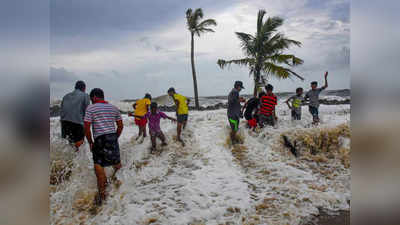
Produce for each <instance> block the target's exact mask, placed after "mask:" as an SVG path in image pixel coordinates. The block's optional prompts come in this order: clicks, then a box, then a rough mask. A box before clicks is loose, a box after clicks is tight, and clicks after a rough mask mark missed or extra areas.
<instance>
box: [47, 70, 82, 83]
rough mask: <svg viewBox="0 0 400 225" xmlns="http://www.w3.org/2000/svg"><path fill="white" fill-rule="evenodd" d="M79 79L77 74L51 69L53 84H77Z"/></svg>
mask: <svg viewBox="0 0 400 225" xmlns="http://www.w3.org/2000/svg"><path fill="white" fill-rule="evenodd" d="M77 80H78V77H77V76H76V75H75V73H73V72H70V71H67V70H66V69H65V68H63V67H61V68H55V67H50V82H53V83H69V82H75V81H77Z"/></svg>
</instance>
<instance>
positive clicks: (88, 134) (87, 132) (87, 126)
mask: <svg viewBox="0 0 400 225" xmlns="http://www.w3.org/2000/svg"><path fill="white" fill-rule="evenodd" d="M84 130H85V136H86V139H87V141H88V143H89V147H90V151H92V148H93V139H92V132H91V130H90V122H84Z"/></svg>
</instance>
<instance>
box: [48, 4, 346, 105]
mask: <svg viewBox="0 0 400 225" xmlns="http://www.w3.org/2000/svg"><path fill="white" fill-rule="evenodd" d="M188 8H193V9H195V8H202V9H203V13H204V18H203V19H208V18H213V19H215V20H216V21H217V26H216V27H215V28H213V29H214V30H215V32H214V33H206V34H203V35H202V36H201V37H200V38H199V37H196V38H195V65H196V73H197V80H198V87H199V95H200V96H212V95H226V94H227V93H228V92H229V91H230V89H231V88H232V86H233V83H234V81H235V80H242V81H243V83H244V86H245V87H246V89H245V90H244V91H243V93H244V94H246V93H252V90H253V88H252V87H253V82H252V78H251V77H249V72H248V69H247V68H246V67H239V66H236V65H232V66H231V67H230V68H227V69H224V70H222V69H220V68H219V67H218V65H217V63H216V62H217V60H218V59H227V60H228V59H239V58H243V57H244V54H243V52H242V50H241V49H240V42H239V40H238V39H237V37H236V36H235V34H234V32H246V33H250V34H254V33H255V32H256V19H257V13H258V10H260V9H264V10H266V12H267V14H266V16H280V17H282V18H284V25H283V26H282V27H280V29H279V32H282V33H284V34H285V35H286V36H287V37H288V38H291V39H294V40H297V41H300V42H302V47H300V48H299V47H292V48H291V49H289V50H288V51H287V52H286V53H289V54H295V55H296V56H298V57H300V58H302V59H303V60H304V64H303V65H301V66H298V67H295V68H293V70H294V71H296V72H297V73H298V74H300V75H301V76H303V77H304V78H305V81H304V82H302V81H300V80H299V79H297V78H293V79H287V80H277V79H273V78H272V79H270V80H269V82H270V83H271V84H272V85H274V87H275V91H277V92H282V91H294V90H295V88H297V87H303V88H305V89H308V88H309V86H310V82H311V81H313V80H317V81H319V82H320V83H322V82H323V74H324V72H325V71H329V77H328V78H329V89H342V88H350V80H351V79H350V0H326V1H321V0H252V1H247V0H219V1H214V0H201V1H195V0H187V1H178V0H159V1H154V0H153V1H139V0H113V1H109V0H85V1H82V0H68V1H67V0H52V1H50V62H49V63H50V78H49V81H50V95H51V99H60V98H62V96H63V95H65V94H66V93H68V92H70V91H72V90H73V87H74V83H75V82H76V81H77V80H84V81H85V82H86V84H87V89H88V91H90V89H92V88H95V87H99V88H102V89H103V90H104V92H105V95H106V98H108V99H113V100H120V99H134V98H140V97H143V96H144V94H145V93H146V92H149V93H151V94H152V95H153V96H159V95H164V94H166V91H167V90H168V88H169V87H172V86H173V87H175V89H176V90H177V92H179V93H182V94H184V95H186V96H193V95H194V94H193V80H192V72H191V64H190V34H189V31H188V30H187V27H186V18H185V12H186V10H187V9H188Z"/></svg>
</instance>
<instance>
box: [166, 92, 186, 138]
mask: <svg viewBox="0 0 400 225" xmlns="http://www.w3.org/2000/svg"><path fill="white" fill-rule="evenodd" d="M168 95H169V96H171V97H172V98H173V99H174V102H175V105H176V118H177V121H178V126H177V128H176V132H177V135H176V139H177V140H178V141H179V142H181V143H182V145H185V143H184V142H183V141H182V139H181V132H182V127H183V129H185V127H186V123H187V120H188V114H189V107H188V105H189V102H190V99H188V98H186V97H185V96H183V95H180V94H177V93H176V92H175V89H174V88H173V87H171V88H170V89H168Z"/></svg>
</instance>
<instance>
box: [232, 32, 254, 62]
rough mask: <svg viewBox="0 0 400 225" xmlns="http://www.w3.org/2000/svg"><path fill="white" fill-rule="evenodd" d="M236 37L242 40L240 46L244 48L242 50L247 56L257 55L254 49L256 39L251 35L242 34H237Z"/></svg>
mask: <svg viewBox="0 0 400 225" xmlns="http://www.w3.org/2000/svg"><path fill="white" fill-rule="evenodd" d="M236 36H237V37H238V38H239V40H240V44H241V47H242V50H243V51H244V52H245V54H247V55H248V56H254V55H255V48H254V39H255V38H254V37H253V36H252V35H251V34H246V33H242V32H236Z"/></svg>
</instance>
